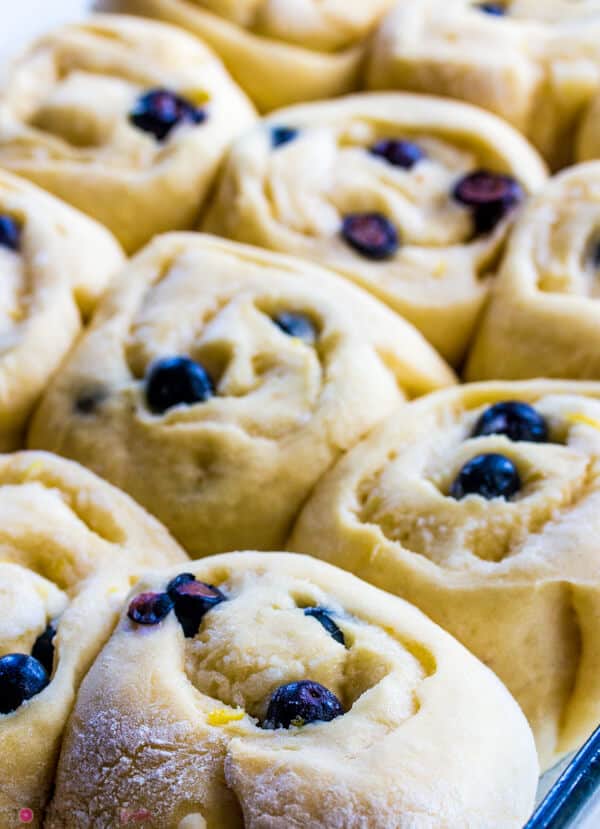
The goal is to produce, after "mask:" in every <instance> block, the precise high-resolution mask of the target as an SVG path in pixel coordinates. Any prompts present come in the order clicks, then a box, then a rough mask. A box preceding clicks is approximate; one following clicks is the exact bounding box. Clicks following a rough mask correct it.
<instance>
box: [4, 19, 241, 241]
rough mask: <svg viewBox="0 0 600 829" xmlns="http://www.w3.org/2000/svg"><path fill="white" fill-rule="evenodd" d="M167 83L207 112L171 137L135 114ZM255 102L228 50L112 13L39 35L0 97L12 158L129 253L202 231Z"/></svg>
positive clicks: (8, 164) (7, 157)
mask: <svg viewBox="0 0 600 829" xmlns="http://www.w3.org/2000/svg"><path fill="white" fill-rule="evenodd" d="M156 88H167V89H169V90H172V91H174V92H176V93H178V94H180V95H183V96H184V97H186V98H187V99H188V100H189V101H191V103H192V104H194V105H196V106H198V107H201V108H202V109H203V110H204V112H205V114H206V118H205V120H204V121H203V122H202V123H200V124H184V125H180V126H178V127H177V128H175V129H174V130H172V131H171V133H170V134H169V135H168V136H167V139H166V140H165V141H162V142H159V141H157V140H156V139H155V137H154V135H152V134H151V133H148V132H145V131H143V130H141V129H139V128H137V127H136V126H134V125H133V124H132V123H130V121H129V114H130V112H131V110H132V108H133V107H134V104H135V102H136V100H137V99H138V97H139V96H140V95H142V94H144V93H145V92H147V91H149V90H151V89H156ZM254 119H255V113H254V109H253V107H252V104H251V103H250V102H249V100H248V99H247V98H246V97H245V95H244V94H243V93H242V92H241V90H239V89H238V87H237V86H236V84H235V83H234V82H233V81H232V80H231V79H230V77H229V76H228V74H227V72H226V71H225V69H224V68H223V66H222V64H221V63H220V61H219V60H218V58H217V57H216V56H215V55H213V53H212V52H210V51H209V49H208V48H207V47H205V46H204V45H203V44H202V43H200V42H199V41H198V40H196V39H195V38H193V37H190V36H189V35H187V34H186V33H184V32H181V31H179V30H178V29H176V28H175V27H172V26H167V25H163V24H159V23H156V22H153V21H142V20H137V19H133V18H132V19H130V18H127V17H116V16H115V17H112V16H109V15H106V16H98V17H91V18H88V19H87V21H85V22H83V23H77V24H72V25H68V26H65V27H63V28H61V29H58V30H57V31H55V32H53V33H51V34H49V35H46V36H44V37H43V38H41V39H40V40H38V41H36V42H35V43H34V44H33V45H32V46H31V47H30V48H29V49H28V51H27V52H26V53H25V54H24V55H23V56H22V57H21V58H20V59H19V60H18V61H17V62H16V64H15V66H14V68H13V70H12V72H11V73H10V75H9V78H8V79H7V81H6V84H5V86H4V89H3V90H2V92H1V93H0V165H2V167H5V168H7V169H9V170H11V171H13V172H16V173H19V174H21V175H22V176H24V177H26V178H28V179H30V180H31V181H33V182H35V183H36V184H39V185H40V186H41V187H43V188H45V189H46V190H49V191H50V192H52V193H54V194H55V195H57V196H59V197H60V198H62V199H64V200H65V201H67V202H70V203H71V204H73V205H74V206H75V207H78V208H79V209H80V210H82V211H83V212H84V213H88V214H89V215H90V216H92V217H94V218H95V219H97V220H98V221H100V222H102V223H103V224H105V225H106V226H107V227H108V228H109V229H110V230H112V232H113V233H114V234H115V236H116V237H117V238H118V239H119V241H120V242H121V243H122V245H123V246H124V247H125V249H126V250H127V252H132V251H134V250H136V249H137V248H139V247H141V246H142V245H143V244H144V243H145V242H147V241H149V240H150V239H151V238H152V236H154V235H155V234H156V233H160V232H163V231H166V230H173V229H176V228H186V227H191V226H192V225H193V224H194V222H195V221H196V220H197V216H198V214H199V211H200V208H201V206H202V203H203V201H204V199H205V196H206V195H207V192H208V190H209V187H210V185H211V183H212V180H213V178H214V175H215V173H216V171H217V168H218V165H219V163H220V162H221V159H222V156H223V155H224V153H225V151H226V149H227V147H228V145H229V144H230V142H231V141H232V139H233V138H234V137H235V136H236V135H237V134H238V133H239V132H241V131H243V130H244V129H245V128H247V127H248V126H249V125H250V124H251V123H252V122H253V121H254Z"/></svg>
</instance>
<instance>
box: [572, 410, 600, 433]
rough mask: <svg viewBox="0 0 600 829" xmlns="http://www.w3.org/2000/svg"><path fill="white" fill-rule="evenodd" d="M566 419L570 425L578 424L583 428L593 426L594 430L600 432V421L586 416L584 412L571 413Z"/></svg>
mask: <svg viewBox="0 0 600 829" xmlns="http://www.w3.org/2000/svg"><path fill="white" fill-rule="evenodd" d="M566 419H567V420H568V421H569V423H576V424H581V425H583V426H591V427H592V429H598V431H599V432H600V420H596V418H594V417H590V416H589V415H586V414H584V413H583V412H569V414H567V415H566Z"/></svg>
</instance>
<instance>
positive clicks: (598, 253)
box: [592, 242, 600, 268]
mask: <svg viewBox="0 0 600 829" xmlns="http://www.w3.org/2000/svg"><path fill="white" fill-rule="evenodd" d="M592 262H593V264H594V267H595V268H600V242H596V244H595V245H594V247H593V248H592Z"/></svg>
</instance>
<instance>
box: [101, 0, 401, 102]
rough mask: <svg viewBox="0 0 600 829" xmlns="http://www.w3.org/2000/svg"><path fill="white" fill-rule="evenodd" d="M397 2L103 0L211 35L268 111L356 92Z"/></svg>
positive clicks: (230, 66) (235, 73)
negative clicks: (375, 35)
mask: <svg viewBox="0 0 600 829" xmlns="http://www.w3.org/2000/svg"><path fill="white" fill-rule="evenodd" d="M393 2H394V0H369V2H367V3H365V2H364V0H225V2H221V0H100V1H99V2H98V5H99V6H100V7H101V8H103V9H107V10H109V11H117V12H126V13H128V14H137V15H142V16H146V17H153V18H157V19H159V20H164V21H167V22H170V23H176V24H177V25H179V26H181V27H182V28H184V29H186V30H188V31H189V32H191V33H193V34H195V35H197V36H199V37H201V38H203V39H204V40H206V42H207V43H208V44H209V45H210V46H212V48H213V49H215V51H216V52H218V54H219V55H220V56H221V58H222V59H223V61H224V63H225V64H226V66H227V68H228V69H229V71H230V72H231V74H232V75H233V77H234V78H235V80H236V81H237V82H238V83H239V84H240V86H241V87H242V88H243V89H245V90H246V92H247V93H248V94H249V95H250V97H251V98H252V100H253V101H255V103H256V104H257V106H258V107H259V109H260V110H262V111H269V110H272V109H275V108H276V107H280V106H285V105H287V104H292V103H296V102H298V101H307V100H312V99H315V98H328V97H333V96H335V95H341V94H343V93H345V92H350V91H352V90H353V89H356V88H357V87H358V85H359V82H360V76H361V70H362V62H363V60H364V57H365V53H366V50H367V45H368V42H369V36H370V34H371V33H372V32H373V30H374V29H375V27H376V26H377V24H378V22H379V20H380V19H381V18H382V16H383V15H384V14H385V12H386V11H387V10H388V9H389V8H390V7H391V6H392V5H393Z"/></svg>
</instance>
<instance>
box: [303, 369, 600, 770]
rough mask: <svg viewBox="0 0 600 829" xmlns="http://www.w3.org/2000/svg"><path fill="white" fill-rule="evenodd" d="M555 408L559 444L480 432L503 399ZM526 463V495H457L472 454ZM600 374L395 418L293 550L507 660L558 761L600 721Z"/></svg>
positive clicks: (464, 392)
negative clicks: (596, 379) (597, 379)
mask: <svg viewBox="0 0 600 829" xmlns="http://www.w3.org/2000/svg"><path fill="white" fill-rule="evenodd" d="M503 400H519V401H523V402H528V403H530V404H532V405H534V406H535V407H536V408H537V410H538V411H539V412H540V413H541V414H542V415H543V416H544V417H545V418H546V420H547V422H548V425H549V429H550V441H551V442H550V443H546V444H536V443H512V442H510V441H509V440H508V439H507V438H505V437H502V436H498V435H495V436H491V437H482V438H476V439H475V438H471V437H470V435H471V433H472V430H473V428H474V426H475V423H476V421H477V419H478V417H479V415H481V414H482V412H483V411H484V410H485V409H486V408H487V407H488V406H490V405H492V404H493V403H496V402H499V401H503ZM483 453H499V454H502V455H505V456H507V457H508V458H510V459H511V460H512V461H513V462H514V463H515V464H516V466H517V469H518V471H519V474H520V476H521V479H522V481H523V488H522V490H521V491H520V493H519V494H518V496H516V497H515V498H514V499H512V500H510V501H505V500H503V499H500V498H496V499H493V500H491V501H486V500H484V499H483V498H481V497H480V496H470V497H468V498H465V499H463V500H455V499H454V498H452V497H450V496H449V495H448V493H449V491H450V486H451V484H452V482H453V480H454V479H455V477H456V475H457V474H458V472H459V470H460V469H461V467H462V466H463V464H465V463H466V462H467V461H469V460H470V459H471V458H473V457H475V456H477V455H480V454H483ZM599 483H600V384H578V383H568V382H563V383H560V382H552V381H538V382H536V383H529V384H527V383H521V384H519V383H512V384H500V383H496V384H493V383H490V384H479V385H477V384H475V385H471V386H469V385H467V386H462V387H457V388H456V389H454V390H448V391H445V392H440V393H438V394H435V395H431V396H429V397H428V398H426V399H423V400H422V401H416V402H415V403H412V404H410V406H408V407H407V408H405V410H404V411H403V412H402V413H398V414H397V415H394V416H393V417H392V418H390V419H388V420H387V421H386V422H385V423H384V424H383V425H382V426H381V427H380V428H378V429H376V430H375V431H374V432H373V433H372V435H371V436H370V437H369V438H367V439H366V440H365V441H363V442H362V443H361V444H360V445H359V446H357V447H356V448H355V449H354V450H353V451H352V452H350V453H349V454H348V455H347V456H346V457H345V458H344V459H342V461H341V462H340V463H339V464H338V465H337V467H335V468H334V469H333V470H332V472H331V473H330V474H329V475H328V476H326V477H325V478H324V479H323V481H322V482H321V484H320V485H319V487H318V488H317V489H316V491H315V493H314V495H313V496H312V498H311V500H310V501H309V502H308V504H307V506H306V508H305V510H304V512H303V514H302V515H301V517H300V519H299V522H298V524H297V526H296V529H295V531H294V534H293V536H292V539H291V543H290V547H291V549H294V550H298V551H300V552H304V553H312V554H314V555H317V556H319V557H322V558H324V559H326V560H327V561H330V562H331V563H333V564H337V565H338V566H341V567H344V568H345V569H347V570H350V571H351V572H353V573H355V574H356V575H358V576H360V577H361V578H364V579H366V580H367V581H370V582H372V583H373V584H375V585H376V586H378V587H381V588H383V589H386V590H388V591H390V592H392V593H396V594H398V595H400V596H402V597H404V598H409V599H410V601H411V602H414V604H416V605H417V606H418V607H420V608H421V610H423V611H424V612H425V613H427V614H428V615H429V616H430V617H431V618H432V619H433V620H434V621H436V622H437V623H438V624H440V625H442V627H444V628H445V629H446V630H448V631H449V632H450V633H452V634H453V635H454V636H456V638H457V639H459V641H461V642H462V643H463V644H464V645H465V646H466V647H468V648H469V649H470V650H471V651H472V652H473V653H475V655H476V656H478V657H479V658H480V659H481V660H482V661H483V662H485V663H486V664H487V665H489V667H491V668H492V669H493V670H494V671H495V672H496V673H497V674H498V676H499V677H500V678H501V679H502V680H503V681H504V682H505V683H506V685H507V686H508V688H509V690H511V691H512V693H513V694H514V696H515V697H516V699H517V701H518V702H519V704H520V705H521V707H522V709H523V711H524V712H525V714H526V716H527V717H528V719H529V722H530V724H531V726H532V728H533V731H534V734H535V736H536V740H537V746H538V750H539V753H540V758H541V763H542V767H543V768H548V767H550V765H551V764H552V763H553V762H554V761H555V760H557V759H558V758H559V757H560V755H562V754H564V753H566V752H569V751H572V750H574V749H575V748H577V747H578V746H579V745H580V744H581V743H582V742H583V741H584V740H585V739H587V737H588V736H589V735H590V734H591V732H592V731H593V730H594V728H595V726H596V724H597V722H598V721H599V720H600V682H599V677H600V673H599V670H598V668H599V665H600V648H599V642H600V637H599V635H598V634H599V630H600V629H599V625H600V579H599V577H598V561H599V559H600V552H599V547H598V534H599V531H600V524H599V521H600V519H599V516H600V488H599Z"/></svg>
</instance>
